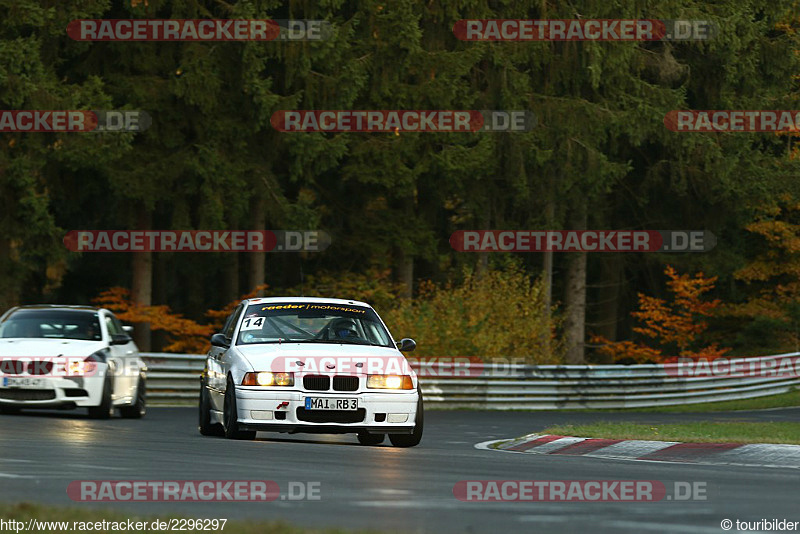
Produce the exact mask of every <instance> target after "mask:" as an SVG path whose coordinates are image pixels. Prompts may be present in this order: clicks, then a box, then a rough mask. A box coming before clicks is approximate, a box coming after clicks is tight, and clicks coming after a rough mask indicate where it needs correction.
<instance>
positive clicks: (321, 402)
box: [306, 397, 358, 410]
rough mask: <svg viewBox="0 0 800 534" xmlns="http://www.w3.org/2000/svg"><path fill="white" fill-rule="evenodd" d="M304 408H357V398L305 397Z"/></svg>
mask: <svg viewBox="0 0 800 534" xmlns="http://www.w3.org/2000/svg"><path fill="white" fill-rule="evenodd" d="M306 410H358V399H332V398H328V397H306Z"/></svg>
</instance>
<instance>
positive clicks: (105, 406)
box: [89, 369, 114, 419]
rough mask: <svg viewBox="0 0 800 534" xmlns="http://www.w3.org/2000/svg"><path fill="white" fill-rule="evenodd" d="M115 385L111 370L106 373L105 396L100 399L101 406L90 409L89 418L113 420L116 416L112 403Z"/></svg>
mask: <svg viewBox="0 0 800 534" xmlns="http://www.w3.org/2000/svg"><path fill="white" fill-rule="evenodd" d="M113 388H114V384H113V382H112V380H111V369H108V370H107V371H106V379H105V380H104V381H103V395H102V396H101V398H100V405H99V406H92V407H91V408H89V417H90V418H92V419H111V417H113V416H114V404H113V402H112V401H111V392H112V391H113Z"/></svg>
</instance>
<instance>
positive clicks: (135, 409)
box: [119, 376, 147, 419]
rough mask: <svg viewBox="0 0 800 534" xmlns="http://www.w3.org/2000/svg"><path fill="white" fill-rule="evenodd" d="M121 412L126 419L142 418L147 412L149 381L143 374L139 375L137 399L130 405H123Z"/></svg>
mask: <svg viewBox="0 0 800 534" xmlns="http://www.w3.org/2000/svg"><path fill="white" fill-rule="evenodd" d="M119 413H120V415H121V416H122V417H124V418H125V419H141V418H142V417H144V414H145V413H147V382H146V381H145V378H144V377H143V376H140V377H139V383H138V384H137V385H136V400H135V401H134V403H133V404H131V405H130V406H123V407H122V408H120V409H119Z"/></svg>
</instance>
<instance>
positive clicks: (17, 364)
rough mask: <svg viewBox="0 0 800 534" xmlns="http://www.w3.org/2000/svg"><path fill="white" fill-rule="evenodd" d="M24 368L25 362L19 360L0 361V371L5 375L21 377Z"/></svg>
mask: <svg viewBox="0 0 800 534" xmlns="http://www.w3.org/2000/svg"><path fill="white" fill-rule="evenodd" d="M25 367H26V365H25V362H23V361H21V360H0V371H2V372H3V374H5V375H21V374H22V373H23V372H24V371H25Z"/></svg>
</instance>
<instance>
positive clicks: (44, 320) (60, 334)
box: [0, 310, 102, 341]
mask: <svg viewBox="0 0 800 534" xmlns="http://www.w3.org/2000/svg"><path fill="white" fill-rule="evenodd" d="M12 337H16V338H19V337H21V338H55V339H84V340H92V341H100V340H101V339H102V338H101V336H100V321H99V319H98V315H97V312H92V311H86V312H78V311H62V310H35V311H32V310H31V311H29V310H19V311H17V312H14V313H13V314H11V316H10V317H8V318H6V320H5V321H3V322H2V323H0V338H12Z"/></svg>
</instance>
